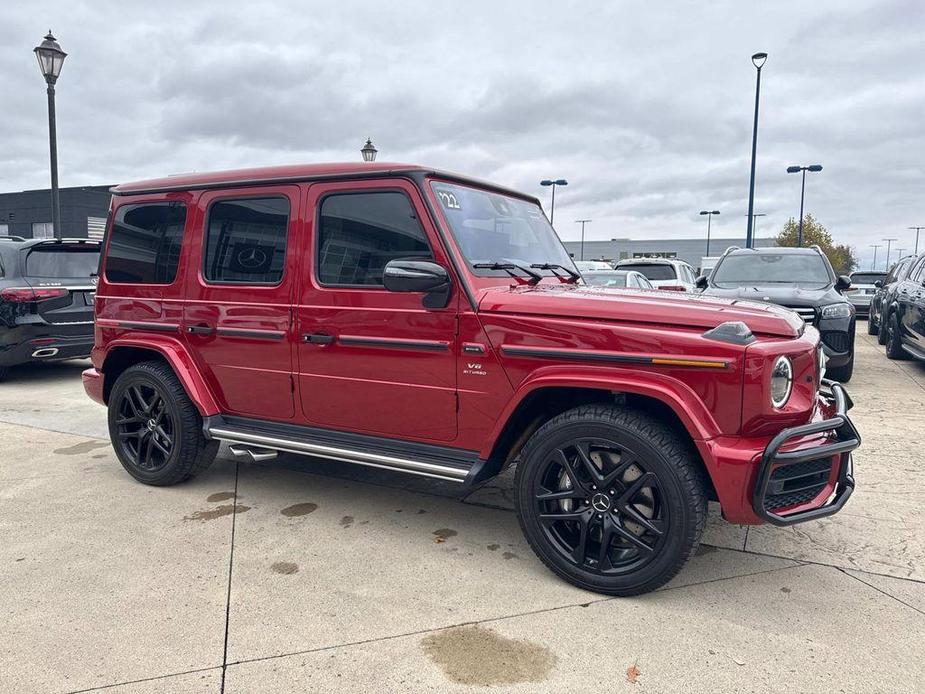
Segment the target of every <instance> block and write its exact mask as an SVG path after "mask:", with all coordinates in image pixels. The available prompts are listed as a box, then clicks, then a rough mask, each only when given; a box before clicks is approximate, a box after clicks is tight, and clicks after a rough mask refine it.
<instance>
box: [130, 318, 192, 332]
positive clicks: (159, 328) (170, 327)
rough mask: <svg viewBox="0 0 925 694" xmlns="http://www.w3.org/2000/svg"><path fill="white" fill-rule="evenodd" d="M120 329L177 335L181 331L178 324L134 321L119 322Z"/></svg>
mask: <svg viewBox="0 0 925 694" xmlns="http://www.w3.org/2000/svg"><path fill="white" fill-rule="evenodd" d="M118 324H119V327H120V328H125V329H127V330H148V331H150V332H158V333H175V332H177V330H179V329H180V326H179V325H178V324H176V323H141V322H133V321H118Z"/></svg>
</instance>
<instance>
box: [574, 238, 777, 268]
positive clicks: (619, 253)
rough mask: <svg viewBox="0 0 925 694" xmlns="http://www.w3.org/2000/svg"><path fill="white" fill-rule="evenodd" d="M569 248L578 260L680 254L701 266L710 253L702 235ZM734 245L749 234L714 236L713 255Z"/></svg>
mask: <svg viewBox="0 0 925 694" xmlns="http://www.w3.org/2000/svg"><path fill="white" fill-rule="evenodd" d="M563 243H564V244H565V248H566V249H567V250H568V252H569V255H571V256H572V257H573V258H574V259H575V260H581V259H582V257H583V258H584V260H606V261H608V262H610V261H617V260H626V259H628V258H677V259H678V260H683V261H685V262H687V263H689V264H690V265H691V266H692V267H693V268H694V269H695V270H699V269H700V266H701V259H702V258H703V257H704V256H705V255H706V254H707V253H706V250H707V241H706V239H705V238H699V239H610V240H609V241H585V242H584V249H583V250H582V244H581V242H580V241H564V242H563ZM753 245H754V247H755V248H767V247H773V246H776V245H777V244H776V243H775V241H774V239H773V238H756V239H755V241H754V244H753ZM730 246H739V247H744V246H745V237H737V238H718V239H710V255H711V256H717V255H722V254H723V251H725V250H726V249H727V248H729V247H730Z"/></svg>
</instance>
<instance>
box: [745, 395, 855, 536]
mask: <svg viewBox="0 0 925 694" xmlns="http://www.w3.org/2000/svg"><path fill="white" fill-rule="evenodd" d="M823 385H824V386H825V387H826V388H828V389H829V391H830V393H831V395H830V396H829V397H831V398H832V399H833V400H834V407H835V415H834V416H833V417H831V418H828V419H823V420H821V421H817V422H810V423H809V424H803V425H801V426H796V427H790V428H788V429H784V430H783V431H781V432H780V433H779V434H777V436H775V437H774V438H773V439H771V441H770V443H768V445H767V447H766V448H765V450H764V453H763V454H762V455H761V461H760V464H759V467H758V471H757V474H756V476H755V483H754V490H753V492H752V500H751V501H752V510H753V511H754V513H755V515H756V516H758V517H759V518H761V519H762V520H765V521H767V522H769V523H773V524H774V525H793V524H794V523H802V522H804V521H808V520H815V519H817V518H824V517H826V516H831V515H832V514H834V513H838V511H840V510H841V509H842V507H843V506H844V505H845V503H846V502H847V501H848V498H849V497H850V496H851V493H852V492H853V491H854V475H853V461H852V457H851V454H852V452H853V451H854V450H855V449H857V448H858V446H860V445H861V436H860V434H858V431H857V429H856V428H855V427H854V424H852V422H851V420H850V419H849V418H848V414H847V412H848V410H849V409H851V407H852V406H853V403H852V402H851V398H850V397H849V396H848V393H847V391H846V390H845V388H844V386H842V385H841V384H840V383H836V382H835V381H828V380H826V381H823ZM819 434H826V439H825V443H821V444H818V445H812V446H808V447H798V448H796V449H794V450H787V451H782V450H781V449H782V448H786V447H787V444H788V443H792V442H793V441H794V440H796V439H800V438H803V437H810V436H813V435H819Z"/></svg>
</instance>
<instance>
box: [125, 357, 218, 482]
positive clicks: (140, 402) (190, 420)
mask: <svg viewBox="0 0 925 694" xmlns="http://www.w3.org/2000/svg"><path fill="white" fill-rule="evenodd" d="M109 437H110V440H111V441H112V446H113V448H114V449H115V451H116V456H117V457H118V458H119V462H121V463H122V467H124V468H125V469H126V471H127V472H128V473H129V474H130V475H131V476H132V477H134V478H135V479H136V480H138V481H139V482H144V483H145V484H151V485H154V486H158V487H166V486H169V485H172V484H177V483H179V482H184V481H186V480H188V479H190V478H191V477H194V476H195V475H198V474H199V473H200V472H202V471H203V470H205V469H206V468H208V467H209V465H211V464H212V461H213V460H214V459H215V455H216V453H218V446H219V442H218V441H209V440H208V439H206V437H205V436H204V435H203V433H202V417H201V416H200V415H199V411H198V410H197V409H196V406H195V405H193V403H192V401H191V400H190V399H189V396H188V395H187V394H186V391H185V390H184V389H183V385H182V384H181V383H180V380H179V379H178V378H177V376H176V374H174V372H173V370H172V369H171V368H170V367H169V366H167V365H166V364H165V363H163V362H160V361H148V362H143V363H141V364H136V365H135V366H132V367H130V368H128V369H126V370H125V371H124V372H123V373H122V374H121V375H120V376H119V378H118V379H116V382H115V384H114V385H113V387H112V392H111V393H110V395H109Z"/></svg>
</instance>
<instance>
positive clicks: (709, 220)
mask: <svg viewBox="0 0 925 694" xmlns="http://www.w3.org/2000/svg"><path fill="white" fill-rule="evenodd" d="M700 214H702V215H706V216H707V253H706V255H707V256H709V255H710V225H711V223H712V222H713V215H715V214H719V210H712V211H709V210H700Z"/></svg>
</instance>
